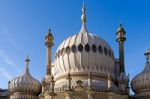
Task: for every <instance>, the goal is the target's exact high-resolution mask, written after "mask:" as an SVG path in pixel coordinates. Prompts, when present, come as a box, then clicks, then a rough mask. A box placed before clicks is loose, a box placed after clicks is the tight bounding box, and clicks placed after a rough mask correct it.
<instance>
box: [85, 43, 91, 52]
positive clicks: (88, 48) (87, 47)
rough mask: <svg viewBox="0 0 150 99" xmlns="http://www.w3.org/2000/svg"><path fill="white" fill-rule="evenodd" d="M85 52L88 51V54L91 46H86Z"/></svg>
mask: <svg viewBox="0 0 150 99" xmlns="http://www.w3.org/2000/svg"><path fill="white" fill-rule="evenodd" d="M85 50H86V51H87V52H89V51H90V45H89V44H86V45H85Z"/></svg>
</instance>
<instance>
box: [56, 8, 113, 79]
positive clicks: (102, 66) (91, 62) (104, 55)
mask: <svg viewBox="0 0 150 99" xmlns="http://www.w3.org/2000/svg"><path fill="white" fill-rule="evenodd" d="M81 19H82V27H81V30H80V32H79V33H78V34H76V35H74V36H71V37H69V38H67V39H66V40H64V41H63V42H62V43H61V44H60V45H59V47H58V49H57V51H56V53H55V60H54V68H55V72H54V76H55V78H56V79H57V78H60V77H62V76H63V75H66V74H67V73H68V72H70V73H71V74H72V75H73V74H78V75H82V74H88V72H89V70H90V71H91V72H92V73H94V74H95V75H96V74H97V75H100V74H102V75H104V74H107V75H108V74H110V75H111V76H112V77H114V64H115V61H114V54H113V51H112V48H111V47H110V45H109V44H108V43H107V42H106V41H105V40H103V39H102V38H100V37H98V36H96V35H93V34H91V33H89V32H88V31H87V29H86V15H85V7H83V9H82V16H81ZM107 75H106V77H107Z"/></svg>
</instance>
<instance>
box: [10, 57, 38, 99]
mask: <svg viewBox="0 0 150 99" xmlns="http://www.w3.org/2000/svg"><path fill="white" fill-rule="evenodd" d="M25 61H26V68H25V72H24V73H23V74H22V75H21V76H18V77H16V78H14V79H13V80H11V81H10V82H9V91H10V93H11V95H12V97H13V99H14V98H15V99H18V98H17V97H20V98H19V99H23V97H26V98H27V99H32V98H34V99H35V97H34V96H38V95H39V94H40V93H41V84H40V82H39V81H38V80H36V79H34V78H33V77H32V76H31V74H30V72H29V67H28V65H29V62H30V60H29V59H28V57H27V59H26V60H25ZM22 93H24V94H22ZM15 94H18V95H17V96H15ZM21 94H22V95H21ZM30 97H32V98H30Z"/></svg>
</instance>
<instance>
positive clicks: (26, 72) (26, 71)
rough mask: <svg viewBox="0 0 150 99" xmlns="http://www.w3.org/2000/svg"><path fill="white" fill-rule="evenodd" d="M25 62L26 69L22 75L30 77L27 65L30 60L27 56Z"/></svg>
mask: <svg viewBox="0 0 150 99" xmlns="http://www.w3.org/2000/svg"><path fill="white" fill-rule="evenodd" d="M25 62H26V68H25V72H24V74H26V75H30V71H29V63H30V59H29V56H27V58H26V59H25Z"/></svg>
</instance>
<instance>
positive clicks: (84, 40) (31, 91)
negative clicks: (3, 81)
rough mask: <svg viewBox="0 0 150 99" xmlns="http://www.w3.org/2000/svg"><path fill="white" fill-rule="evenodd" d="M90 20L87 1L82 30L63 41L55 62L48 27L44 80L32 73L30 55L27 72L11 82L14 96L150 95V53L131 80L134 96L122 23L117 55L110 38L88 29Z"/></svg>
mask: <svg viewBox="0 0 150 99" xmlns="http://www.w3.org/2000/svg"><path fill="white" fill-rule="evenodd" d="M86 21H87V20H86V8H85V5H84V4H83V7H82V15H81V22H82V26H81V30H80V31H79V33H77V34H75V35H73V36H70V37H69V38H67V39H65V40H64V41H63V42H62V43H61V44H60V45H59V47H58V48H57V50H56V52H55V57H54V62H53V63H52V60H51V49H52V47H53V45H54V37H53V35H52V33H51V30H49V31H48V33H47V35H46V37H45V45H46V59H47V61H46V67H47V68H46V75H45V77H44V78H42V81H41V83H40V82H39V81H38V80H36V79H34V78H33V77H32V76H31V74H30V72H29V67H28V66H29V61H30V60H29V58H27V59H26V60H25V61H26V68H25V72H24V73H23V75H21V76H18V77H16V78H14V79H13V80H11V81H10V82H9V85H8V86H9V88H8V89H9V97H10V99H149V98H148V97H149V96H150V93H149V92H150V88H149V86H150V83H149V82H148V81H149V80H147V79H149V76H148V75H149V72H150V70H149V69H150V65H149V61H148V59H149V54H150V53H149V52H148V51H147V52H146V53H145V55H146V56H147V63H146V67H145V69H144V71H143V72H142V73H141V74H139V75H137V76H136V77H135V78H134V79H133V81H132V82H131V87H132V89H133V91H134V92H135V95H134V96H130V87H129V75H126V72H125V63H124V42H125V41H126V37H125V34H126V32H125V30H124V28H123V26H122V24H120V25H119V28H118V30H117V33H116V35H117V39H116V41H117V42H118V45H119V58H116V57H115V55H114V53H113V49H112V48H111V46H110V45H109V44H108V43H107V41H105V40H104V39H102V38H101V37H99V36H97V35H95V34H92V33H91V32H89V31H88V29H87V28H86ZM139 79H140V82H138V80H139ZM142 79H144V80H142ZM143 83H144V85H143ZM145 97H146V98H145Z"/></svg>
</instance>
